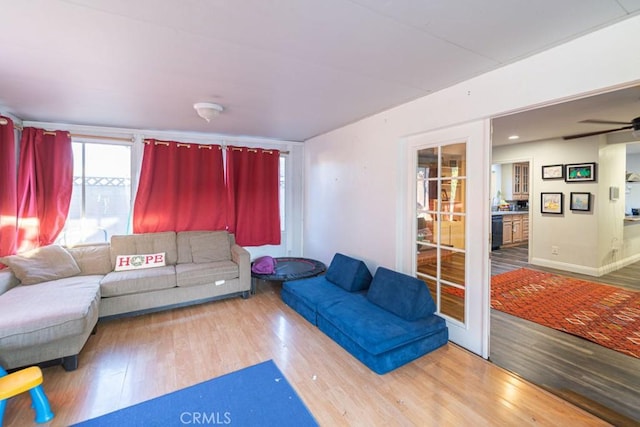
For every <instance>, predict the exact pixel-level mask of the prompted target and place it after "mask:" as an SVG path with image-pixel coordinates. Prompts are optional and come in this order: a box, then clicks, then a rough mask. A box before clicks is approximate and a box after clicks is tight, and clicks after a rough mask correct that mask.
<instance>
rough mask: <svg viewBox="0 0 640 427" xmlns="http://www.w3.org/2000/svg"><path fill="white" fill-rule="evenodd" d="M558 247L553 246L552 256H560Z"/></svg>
mask: <svg viewBox="0 0 640 427" xmlns="http://www.w3.org/2000/svg"><path fill="white" fill-rule="evenodd" d="M558 251H559V249H558V247H557V246H551V255H558Z"/></svg>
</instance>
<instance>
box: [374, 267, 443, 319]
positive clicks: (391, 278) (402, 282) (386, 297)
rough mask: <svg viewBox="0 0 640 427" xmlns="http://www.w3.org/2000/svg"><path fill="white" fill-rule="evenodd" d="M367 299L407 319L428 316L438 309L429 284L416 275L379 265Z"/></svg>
mask: <svg viewBox="0 0 640 427" xmlns="http://www.w3.org/2000/svg"><path fill="white" fill-rule="evenodd" d="M367 299H368V300H369V301H371V302H372V303H374V304H376V305H378V306H380V307H382V308H384V309H385V310H389V311H390V312H392V313H394V314H396V315H398V316H400V317H402V318H403V319H406V320H410V321H411V320H416V319H420V318H423V317H427V316H429V315H431V314H433V313H434V312H435V311H436V305H435V303H434V302H433V298H431V294H430V293H429V289H428V288H427V285H426V284H425V283H424V282H423V281H421V280H419V279H416V278H415V277H412V276H408V275H406V274H402V273H399V272H397V271H392V270H389V269H387V268H384V267H378V270H377V271H376V274H375V276H374V277H373V281H372V282H371V287H370V288H369V292H367Z"/></svg>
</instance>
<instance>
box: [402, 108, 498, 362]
mask: <svg viewBox="0 0 640 427" xmlns="http://www.w3.org/2000/svg"><path fill="white" fill-rule="evenodd" d="M490 129H491V127H490V120H489V119H486V120H481V121H476V122H471V123H466V124H463V125H458V126H453V127H450V128H445V129H439V130H435V131H431V132H425V133H421V134H418V135H412V136H408V137H406V138H404V139H403V141H402V144H401V145H402V151H401V153H400V159H401V160H400V161H401V162H402V163H403V167H402V168H401V171H402V172H401V174H402V175H403V176H402V177H401V183H402V186H403V187H404V188H403V189H402V190H401V191H400V198H401V202H400V203H399V206H398V210H399V211H398V214H399V215H398V217H399V220H398V236H399V238H398V243H399V245H400V246H399V251H398V252H399V254H398V257H397V260H396V261H397V264H398V265H397V268H398V269H399V270H401V271H410V272H411V274H413V275H415V273H416V265H415V245H416V219H415V218H414V217H415V210H416V201H415V194H416V175H415V171H416V153H417V151H418V149H422V148H428V147H433V146H438V145H444V144H448V143H455V142H466V144H467V174H466V176H467V183H466V191H467V197H466V200H467V211H466V230H465V235H466V236H465V238H466V242H465V248H466V255H465V260H466V266H465V275H466V277H465V286H466V292H465V297H466V301H465V322H464V324H463V323H461V322H459V321H455V320H454V319H449V318H446V317H445V318H446V320H447V326H448V328H449V339H450V340H451V341H452V342H454V343H456V344H458V345H460V346H462V347H464V348H466V349H468V350H470V351H472V352H473V353H476V354H478V355H480V356H482V357H483V358H485V359H487V358H488V357H489V321H490V313H491V311H490V298H489V295H490V292H489V291H490V277H491V268H490V267H491V265H490V261H489V254H490V249H491V248H490V246H491V245H490V237H491V234H490V229H491V196H490V194H489V192H490V174H491V163H490V157H491V134H490Z"/></svg>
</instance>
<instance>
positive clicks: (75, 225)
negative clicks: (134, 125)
mask: <svg viewBox="0 0 640 427" xmlns="http://www.w3.org/2000/svg"><path fill="white" fill-rule="evenodd" d="M72 146H73V192H72V194H71V206H70V207H69V215H68V217H67V221H66V224H65V228H64V230H63V232H62V233H61V234H60V236H59V237H58V243H60V244H63V245H74V244H78V243H93V242H108V241H110V239H111V236H112V235H114V234H127V233H128V232H129V218H130V212H131V146H130V145H115V144H100V143H89V142H75V141H74V142H73V143H72Z"/></svg>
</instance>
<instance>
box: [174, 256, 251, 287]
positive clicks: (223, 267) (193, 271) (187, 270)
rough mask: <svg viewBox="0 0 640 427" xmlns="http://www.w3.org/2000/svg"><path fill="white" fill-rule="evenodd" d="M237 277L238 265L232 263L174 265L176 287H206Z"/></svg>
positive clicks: (238, 272)
mask: <svg viewBox="0 0 640 427" xmlns="http://www.w3.org/2000/svg"><path fill="white" fill-rule="evenodd" d="M239 275H240V269H239V268H238V264H236V263H235V262H233V261H216V262H208V263H200V264H196V263H192V264H191V263H190V264H178V265H176V280H177V285H178V286H180V287H186V286H198V285H206V284H211V283H215V282H217V281H219V280H232V279H237V278H238V276H239Z"/></svg>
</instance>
